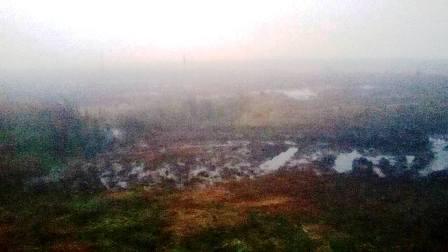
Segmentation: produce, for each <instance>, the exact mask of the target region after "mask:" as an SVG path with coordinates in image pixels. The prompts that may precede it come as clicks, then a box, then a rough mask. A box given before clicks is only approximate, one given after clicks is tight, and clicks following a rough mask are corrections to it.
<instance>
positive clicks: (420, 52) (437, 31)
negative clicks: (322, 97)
mask: <svg viewBox="0 0 448 252" xmlns="http://www.w3.org/2000/svg"><path fill="white" fill-rule="evenodd" d="M184 55H185V56H186V57H187V58H188V59H190V60H197V61H207V60H256V59H347V58H348V59H356V58H379V59H381V58H412V59H448V1H447V0H425V1H423V0H393V1H391V0H377V1H374V0H369V1H368V0H364V1H355V0H338V1H335V0H257V1H252V0H246V1H244V0H225V1H224V0H222V1H213V0H159V1H151V0H149V1H148V0H147V1H137V0H126V1H113V0H107V1H106V0H78V1H64V0H58V1H56V0H54V1H53V0H40V1H36V0H28V1H27V0H0V70H27V69H40V68H42V69H44V68H45V69H52V68H58V67H61V66H72V67H78V66H79V67H95V66H98V65H99V64H110V65H121V64H129V63H137V64H138V63H148V62H158V61H178V60H181V59H182V57H183V56H184Z"/></svg>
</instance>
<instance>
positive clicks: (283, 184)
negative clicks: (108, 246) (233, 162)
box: [168, 174, 319, 237]
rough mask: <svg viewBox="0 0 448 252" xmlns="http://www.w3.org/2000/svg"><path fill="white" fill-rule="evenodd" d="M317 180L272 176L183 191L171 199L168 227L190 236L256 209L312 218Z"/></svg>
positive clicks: (239, 220) (235, 220)
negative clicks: (313, 191) (313, 190)
mask: <svg viewBox="0 0 448 252" xmlns="http://www.w3.org/2000/svg"><path fill="white" fill-rule="evenodd" d="M317 183H318V179H317V178H316V177H315V176H314V175H312V174H306V175H303V174H301V175H300V174H294V175H293V176H291V175H288V176H286V175H283V176H282V175H276V176H274V175H271V176H265V177H262V178H259V179H257V180H243V181H233V182H227V183H221V184H217V185H213V186H209V187H206V188H199V187H197V188H190V189H187V190H183V191H180V192H178V193H175V194H174V195H172V196H171V197H170V199H169V202H168V214H169V220H170V221H169V227H168V229H169V230H170V231H172V232H173V233H174V234H175V235H176V236H179V237H184V236H189V235H193V234H195V233H199V232H201V231H204V230H206V229H210V228H217V227H229V226H236V225H239V224H241V223H243V222H244V221H245V220H246V218H247V216H248V214H249V213H251V212H253V211H262V212H264V213H268V214H282V215H289V214H295V215H297V214H300V215H301V216H304V217H310V218H312V217H313V216H317V215H318V212H319V210H318V208H317V207H316V204H315V202H314V199H313V197H312V195H313V193H312V191H311V190H312V189H313V187H314V186H315V185H316V184H317ZM314 189H315V187H314Z"/></svg>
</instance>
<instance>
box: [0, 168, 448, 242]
mask: <svg viewBox="0 0 448 252" xmlns="http://www.w3.org/2000/svg"><path fill="white" fill-rule="evenodd" d="M447 182H448V181H445V180H444V179H436V178H432V179H430V178H424V179H423V178H422V179H417V180H410V179H407V180H406V179H401V180H398V179H395V180H393V179H391V180H378V179H376V178H359V177H358V178H356V177H348V176H331V177H316V176H314V175H312V174H308V173H283V174H277V175H270V176H266V177H261V178H258V179H256V180H246V181H239V182H228V183H224V184H218V185H214V186H211V187H207V188H186V189H184V190H172V189H152V190H149V191H148V190H143V189H142V188H135V189H133V190H130V191H126V192H114V193H112V192H98V193H94V194H67V193H62V192H56V191H49V192H42V193H33V194H30V193H17V192H14V193H12V192H3V193H2V194H1V199H0V200H1V205H0V250H1V251H42V250H43V251H316V250H318V251H378V250H402V251H410V250H425V251H442V250H444V249H446V248H448V247H447V240H448V234H447V233H446V232H444V229H445V228H446V227H447V226H448V183H447Z"/></svg>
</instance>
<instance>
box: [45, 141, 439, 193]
mask: <svg viewBox="0 0 448 252" xmlns="http://www.w3.org/2000/svg"><path fill="white" fill-rule="evenodd" d="M430 142H431V147H430V148H431V151H432V153H433V158H432V159H431V160H430V162H429V163H428V164H427V165H426V166H425V167H423V168H422V169H420V170H419V174H420V175H421V176H426V175H428V174H431V173H432V172H434V171H441V170H444V169H446V168H447V165H448V151H447V149H446V146H447V145H448V141H447V140H445V138H444V137H438V138H435V137H432V138H430ZM417 154H418V153H417ZM415 155H416V153H409V154H402V153H401V154H400V155H393V154H382V153H381V152H379V151H377V150H372V149H369V150H359V149H347V148H344V149H340V148H337V147H335V146H330V145H328V144H325V143H317V144H311V145H307V146H304V145H300V141H292V140H277V141H249V140H233V141H232V140H229V141H203V142H188V143H186V142H181V143H179V142H176V143H173V144H169V145H165V146H151V145H149V144H144V143H142V144H139V145H137V146H134V147H133V148H131V149H129V148H128V149H123V150H119V151H115V152H111V153H107V154H103V155H101V156H99V157H98V158H96V159H95V160H93V161H91V162H88V163H85V162H81V163H76V165H72V169H73V170H75V171H78V170H80V169H81V170H88V171H91V170H93V171H94V172H93V173H89V174H86V177H90V178H91V177H95V178H97V181H98V183H99V184H100V186H101V187H103V188H106V189H109V190H115V189H128V188H131V187H135V186H148V187H151V186H156V185H161V184H163V185H170V186H173V187H177V188H181V187H184V186H187V185H201V186H204V185H210V184H214V183H217V182H223V181H230V180H241V179H245V178H252V179H253V178H255V177H258V176H262V175H266V174H270V173H275V172H277V171H279V170H292V171H294V170H299V171H303V170H309V171H311V172H313V173H315V174H317V175H321V174H324V173H325V174H328V173H330V174H331V173H333V174H334V173H350V172H351V171H352V164H353V161H354V160H356V159H359V158H361V157H363V158H365V159H366V160H368V161H370V162H372V164H373V175H375V176H377V177H379V178H384V177H386V176H388V172H389V174H390V171H385V170H383V169H384V167H381V165H380V162H381V160H387V161H388V163H389V165H390V166H391V167H395V166H397V167H398V165H399V167H401V168H400V169H404V170H411V168H412V167H415V165H414V164H415V160H416V156H415ZM328 157H331V158H328ZM400 158H401V160H400ZM328 160H330V161H328ZM393 169H395V168H393ZM66 174H67V172H66ZM68 174H70V173H69V172H68ZM63 176H66V175H63ZM81 179H83V178H81ZM42 180H43V181H47V180H48V179H46V180H45V179H42ZM37 181H39V180H37ZM81 182H82V181H81Z"/></svg>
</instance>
